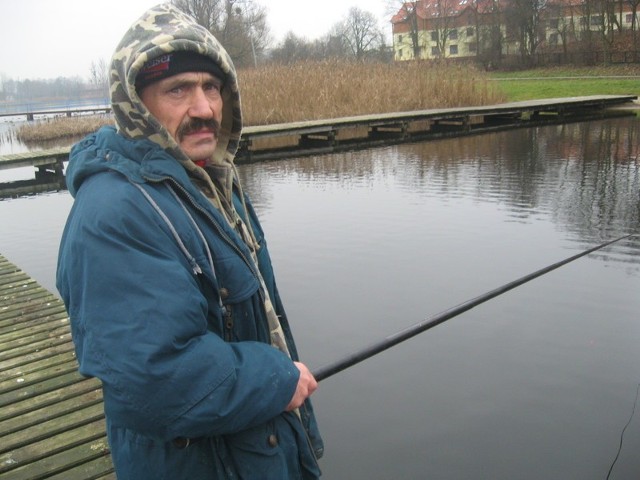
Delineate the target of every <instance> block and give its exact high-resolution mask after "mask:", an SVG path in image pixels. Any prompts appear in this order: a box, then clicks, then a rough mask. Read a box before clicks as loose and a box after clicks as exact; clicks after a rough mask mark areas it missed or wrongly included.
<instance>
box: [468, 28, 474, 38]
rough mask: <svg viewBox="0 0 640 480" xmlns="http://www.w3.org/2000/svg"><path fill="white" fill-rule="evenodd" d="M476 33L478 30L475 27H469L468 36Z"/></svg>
mask: <svg viewBox="0 0 640 480" xmlns="http://www.w3.org/2000/svg"><path fill="white" fill-rule="evenodd" d="M475 34H476V30H475V28H473V27H467V37H473V36H474V35H475Z"/></svg>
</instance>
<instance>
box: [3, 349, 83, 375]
mask: <svg viewBox="0 0 640 480" xmlns="http://www.w3.org/2000/svg"><path fill="white" fill-rule="evenodd" d="M72 350H73V344H72V343H71V342H61V343H58V344H57V345H52V346H50V347H49V348H46V349H38V350H34V351H27V352H25V353H24V355H19V356H16V357H10V358H8V359H5V360H3V361H0V372H2V371H3V370H7V369H10V368H16V367H20V366H22V365H28V364H30V363H32V362H36V361H39V360H43V359H46V358H51V357H55V356H57V355H59V354H60V353H63V352H69V351H72Z"/></svg>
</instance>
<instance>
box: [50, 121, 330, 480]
mask: <svg viewBox="0 0 640 480" xmlns="http://www.w3.org/2000/svg"><path fill="white" fill-rule="evenodd" d="M67 184H68V187H69V191H70V193H71V194H72V195H73V196H74V197H75V202H74V205H73V208H72V211H71V213H70V215H69V219H68V222H67V225H66V227H65V230H64V233H63V237H62V242H61V246H60V252H59V262H58V271H57V287H58V290H59V291H60V294H61V295H62V298H63V300H64V302H65V304H66V306H67V310H68V313H69V316H70V319H71V327H72V334H73V340H74V343H75V348H76V354H77V359H78V362H79V365H80V371H81V372H82V373H83V374H84V375H87V376H95V377H98V378H99V379H100V380H101V381H102V384H103V392H104V407H105V413H106V417H107V429H108V436H109V442H110V446H111V449H112V452H111V453H112V458H113V461H114V464H115V466H116V470H117V473H118V478H119V480H127V479H132V480H133V479H135V480H144V479H149V480H152V479H153V480H159V479H165V478H166V479H171V480H177V479H183V478H184V479H190V480H197V479H214V478H249V479H254V478H256V479H263V478H264V479H267V478H273V479H279V480H282V479H287V478H304V479H308V478H316V477H318V476H319V475H320V472H319V469H318V465H317V461H316V458H317V457H319V456H320V455H321V454H322V448H323V447H322V441H321V439H320V437H319V434H318V430H317V427H316V423H315V418H314V416H313V412H312V409H311V405H310V403H309V402H307V403H306V404H305V405H304V406H303V407H302V408H301V409H300V414H301V415H300V416H301V418H299V417H298V416H297V415H296V414H294V413H291V412H289V413H286V412H284V413H283V411H284V409H285V406H286V405H287V404H288V402H289V401H290V399H291V397H292V396H293V393H294V391H295V388H296V384H297V380H298V375H299V373H298V370H297V368H296V367H295V366H294V364H293V362H292V360H291V359H289V358H288V357H287V356H286V355H285V354H283V353H281V352H280V351H279V350H277V349H276V348H274V347H272V346H271V345H269V331H268V327H267V322H266V316H265V313H264V306H263V299H262V294H261V290H260V287H259V281H258V279H257V276H256V272H254V271H253V268H254V267H253V263H252V262H251V261H250V260H249V251H248V249H247V247H246V245H245V243H244V242H243V241H242V240H241V239H240V237H239V236H238V235H237V234H236V232H235V230H234V229H232V228H230V227H229V225H228V223H227V222H226V221H225V220H224V218H223V217H222V216H221V214H220V213H219V211H218V210H217V209H216V208H214V207H213V206H212V204H211V203H210V201H209V200H208V199H207V198H206V197H205V196H204V195H203V194H202V193H201V192H200V191H199V190H198V189H197V188H196V187H195V186H194V185H193V183H192V182H191V181H190V179H189V177H188V175H187V172H186V170H185V169H184V168H183V167H182V166H181V165H180V164H179V163H178V162H177V161H176V160H175V158H173V157H172V156H170V155H169V154H168V153H167V152H166V151H165V150H164V149H162V148H160V147H159V146H158V145H157V144H156V143H153V142H151V141H147V140H129V139H126V138H125V137H123V136H122V135H120V134H118V133H116V131H115V129H113V128H111V127H105V128H103V129H101V130H99V131H98V132H97V133H96V134H94V135H91V136H89V137H87V138H86V139H84V140H83V141H82V142H80V143H79V144H77V145H76V146H75V147H74V148H73V150H72V153H71V157H70V162H69V166H68V168H67ZM140 187H141V188H142V190H141V188H140ZM174 193H175V194H177V196H176V195H174ZM234 203H235V204H236V207H237V210H238V212H239V213H241V215H242V212H245V215H248V216H249V217H250V218H244V219H243V220H244V221H245V222H251V225H252V226H253V229H254V231H255V234H256V237H257V239H258V241H259V244H260V249H259V265H260V270H261V273H262V275H263V277H264V279H265V282H266V284H267V288H268V290H269V294H270V296H271V299H272V301H273V303H274V307H275V309H276V312H277V313H278V315H279V316H280V318H281V322H282V326H283V329H284V330H285V334H286V337H287V341H288V344H289V348H290V350H291V355H292V357H293V359H294V360H295V359H297V353H296V349H295V345H294V343H293V339H292V337H291V332H290V328H289V324H288V322H287V318H286V315H285V312H284V310H283V308H282V304H281V301H280V297H279V295H278V291H277V288H276V284H275V280H274V276H273V270H272V267H271V263H270V260H269V254H268V251H267V245H266V242H265V240H264V236H263V232H262V229H261V228H260V224H259V222H258V219H257V217H256V215H255V213H254V211H253V209H252V208H251V205H250V203H249V201H248V199H246V203H247V205H248V208H247V209H246V210H245V209H243V208H241V207H242V205H241V199H240V197H239V193H238V191H236V192H235V195H234ZM186 212H188V214H187V213H186ZM194 223H195V225H194ZM196 225H197V226H196ZM203 237H204V238H203ZM209 255H211V257H212V260H213V262H210V260H209ZM186 443H189V445H188V446H187V447H186V448H185V447H184V445H185V444H186Z"/></svg>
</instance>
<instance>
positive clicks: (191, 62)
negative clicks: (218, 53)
mask: <svg viewBox="0 0 640 480" xmlns="http://www.w3.org/2000/svg"><path fill="white" fill-rule="evenodd" d="M184 72H207V73H210V74H211V75H213V76H214V77H216V78H218V79H219V80H221V81H222V83H224V81H225V77H226V76H225V74H224V72H223V71H222V69H221V68H220V67H219V66H218V65H217V64H216V63H215V62H214V61H213V60H212V59H211V58H209V57H206V56H204V55H200V54H199V53H196V52H191V51H179V52H171V53H165V54H162V55H160V56H159V57H156V58H152V59H151V60H149V61H148V62H147V63H145V64H144V66H143V67H142V69H141V70H140V71H139V72H138V75H137V76H136V90H137V91H138V92H139V91H140V90H142V89H143V88H144V87H146V86H147V85H150V84H152V83H153V82H157V81H158V80H163V79H165V78H168V77H171V76H173V75H177V74H179V73H184Z"/></svg>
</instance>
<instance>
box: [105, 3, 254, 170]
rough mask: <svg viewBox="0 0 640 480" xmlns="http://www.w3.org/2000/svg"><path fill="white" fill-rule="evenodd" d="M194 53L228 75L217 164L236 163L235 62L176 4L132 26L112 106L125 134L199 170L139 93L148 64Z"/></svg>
mask: <svg viewBox="0 0 640 480" xmlns="http://www.w3.org/2000/svg"><path fill="white" fill-rule="evenodd" d="M176 51H192V52H196V53H199V54H201V55H205V56H207V57H209V58H211V59H212V60H213V61H214V62H215V63H216V64H217V65H218V66H219V67H220V68H221V69H222V71H223V72H224V73H225V74H226V77H227V78H226V82H225V85H224V88H223V90H222V99H223V102H224V106H223V110H222V124H221V126H220V131H219V138H218V146H217V148H216V151H215V153H214V155H213V157H214V158H213V162H214V163H217V164H229V163H232V162H233V159H234V156H235V154H236V151H237V149H238V144H239V141H240V134H241V131H242V115H241V110H240V92H239V90H238V82H237V76H236V71H235V68H234V66H233V63H232V62H231V58H230V57H229V55H228V54H227V52H226V50H225V49H224V48H223V47H222V45H221V44H220V43H219V42H218V40H217V39H216V38H215V37H214V36H213V35H212V34H211V33H210V32H208V31H207V30H206V29H205V28H203V27H202V26H200V25H198V24H197V23H196V22H195V20H193V19H192V18H191V17H189V16H188V15H186V14H185V13H183V12H182V11H180V10H179V9H177V8H176V7H174V6H173V5H170V4H162V5H158V6H156V7H154V8H152V9H150V10H147V12H146V13H145V14H144V15H143V16H142V17H140V18H139V19H138V20H137V21H136V22H134V23H133V25H131V27H130V28H129V30H128V31H127V32H126V33H125V35H124V37H123V38H122V40H121V41H120V44H119V45H118V47H117V48H116V51H115V53H114V55H113V58H112V60H111V70H110V90H111V105H112V108H113V112H114V115H115V119H116V125H117V128H118V131H119V132H120V134H122V135H123V136H125V137H127V138H131V139H140V138H147V139H149V140H151V141H153V142H155V143H157V144H159V145H160V146H161V147H162V148H164V149H166V150H167V151H168V152H169V153H170V154H171V155H172V156H173V157H175V158H176V159H177V160H178V161H180V163H182V164H183V165H184V166H185V168H187V169H188V170H190V171H193V170H196V169H198V167H196V166H195V164H194V163H193V162H191V160H190V159H189V158H188V157H187V156H186V155H185V154H184V152H183V151H182V150H181V149H180V147H179V146H178V144H177V143H176V142H175V140H174V139H173V138H172V137H171V135H170V134H169V132H168V131H167V130H166V129H165V128H164V127H163V126H162V125H160V123H159V122H158V121H157V120H156V119H155V117H153V116H152V115H151V114H150V113H149V111H148V110H147V108H146V107H145V106H144V104H143V103H142V101H141V100H140V98H139V97H138V94H137V92H136V89H135V81H136V76H137V75H138V72H139V71H140V70H141V69H142V67H143V65H144V64H145V62H147V60H150V59H152V58H156V57H158V56H160V55H162V54H164V53H169V52H176Z"/></svg>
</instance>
